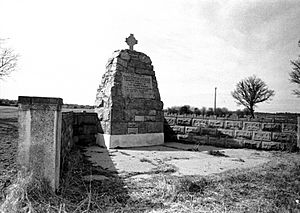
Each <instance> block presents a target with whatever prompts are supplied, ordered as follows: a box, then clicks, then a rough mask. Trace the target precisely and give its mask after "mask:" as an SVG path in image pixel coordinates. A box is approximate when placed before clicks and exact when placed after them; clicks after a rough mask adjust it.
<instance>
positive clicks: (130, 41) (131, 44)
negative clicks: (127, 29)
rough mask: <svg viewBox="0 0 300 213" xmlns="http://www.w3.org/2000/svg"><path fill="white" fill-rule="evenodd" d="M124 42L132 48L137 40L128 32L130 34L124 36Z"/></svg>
mask: <svg viewBox="0 0 300 213" xmlns="http://www.w3.org/2000/svg"><path fill="white" fill-rule="evenodd" d="M126 43H127V44H128V46H129V49H130V50H133V45H135V44H137V43H138V41H137V40H136V39H135V37H134V35H133V34H130V36H129V37H128V38H126Z"/></svg>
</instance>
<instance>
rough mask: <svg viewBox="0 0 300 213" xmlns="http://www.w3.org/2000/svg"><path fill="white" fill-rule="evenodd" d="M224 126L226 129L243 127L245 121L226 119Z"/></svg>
mask: <svg viewBox="0 0 300 213" xmlns="http://www.w3.org/2000/svg"><path fill="white" fill-rule="evenodd" d="M224 127H225V128H226V129H242V128H243V122H242V121H225V124H224Z"/></svg>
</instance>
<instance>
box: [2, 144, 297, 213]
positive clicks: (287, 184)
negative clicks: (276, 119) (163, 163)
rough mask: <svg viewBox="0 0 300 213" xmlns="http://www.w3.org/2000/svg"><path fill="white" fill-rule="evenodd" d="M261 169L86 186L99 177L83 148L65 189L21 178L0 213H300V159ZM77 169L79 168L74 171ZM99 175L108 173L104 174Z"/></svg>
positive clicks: (278, 157) (289, 157)
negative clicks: (92, 177)
mask: <svg viewBox="0 0 300 213" xmlns="http://www.w3.org/2000/svg"><path fill="white" fill-rule="evenodd" d="M274 155H275V157H274V158H273V160H272V161H271V162H270V163H268V164H265V165H264V166H262V167H257V168H252V169H250V170H249V169H248V170H232V171H228V172H225V173H222V174H219V175H212V176H205V177H203V176H186V177H174V176H172V175H170V173H168V172H165V170H161V172H158V173H153V174H152V178H149V179H144V180H134V179H132V178H127V179H122V178H120V177H118V176H117V175H115V174H106V175H107V176H109V177H110V179H109V180H104V181H92V182H87V181H84V179H83V177H84V176H86V175H89V174H95V172H96V171H95V170H94V169H93V168H92V167H91V165H90V164H89V162H87V161H86V160H85V159H84V158H83V156H82V155H81V152H80V150H79V149H77V150H74V152H73V153H72V155H71V157H70V158H71V159H70V160H71V162H73V163H72V165H70V167H69V169H68V171H65V172H64V176H63V180H62V182H61V188H60V190H59V193H58V194H54V193H52V192H51V190H50V189H49V187H48V184H47V183H46V182H43V181H41V182H35V183H34V184H28V183H29V180H30V176H25V177H24V176H20V175H19V176H18V178H17V179H16V181H15V182H14V184H12V185H11V186H10V187H9V188H8V191H7V196H6V200H5V201H4V203H2V206H1V210H2V212H300V203H299V202H300V161H299V159H300V157H299V156H298V154H297V153H279V152H276V153H275V154H274ZM74 165H75V166H74ZM101 174H102V175H103V174H105V173H103V172H101Z"/></svg>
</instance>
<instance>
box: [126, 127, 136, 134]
mask: <svg viewBox="0 0 300 213" xmlns="http://www.w3.org/2000/svg"><path fill="white" fill-rule="evenodd" d="M127 133H128V134H138V128H128V129H127Z"/></svg>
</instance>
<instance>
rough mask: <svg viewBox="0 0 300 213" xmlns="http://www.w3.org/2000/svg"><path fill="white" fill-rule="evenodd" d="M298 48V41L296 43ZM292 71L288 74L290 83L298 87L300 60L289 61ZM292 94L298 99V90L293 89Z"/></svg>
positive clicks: (299, 95)
mask: <svg viewBox="0 0 300 213" xmlns="http://www.w3.org/2000/svg"><path fill="white" fill-rule="evenodd" d="M298 46H299V47H300V41H299V42H298ZM291 64H292V69H293V71H292V72H290V77H291V78H290V81H291V82H292V83H295V84H298V85H300V59H297V60H291ZM293 93H294V94H295V95H297V96H298V97H300V90H299V89H295V90H293Z"/></svg>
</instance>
